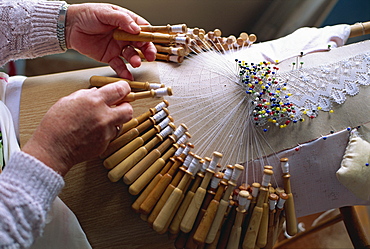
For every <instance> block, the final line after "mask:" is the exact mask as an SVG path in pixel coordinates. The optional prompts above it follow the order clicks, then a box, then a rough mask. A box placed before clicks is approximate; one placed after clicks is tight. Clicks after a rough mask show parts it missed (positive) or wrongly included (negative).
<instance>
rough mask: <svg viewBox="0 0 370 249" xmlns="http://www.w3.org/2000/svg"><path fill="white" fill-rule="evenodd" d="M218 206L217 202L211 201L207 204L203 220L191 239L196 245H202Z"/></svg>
mask: <svg viewBox="0 0 370 249" xmlns="http://www.w3.org/2000/svg"><path fill="white" fill-rule="evenodd" d="M218 204H219V202H218V201H216V200H212V201H211V202H210V203H209V205H208V207H207V211H206V213H205V214H204V215H203V218H202V220H201V222H200V224H199V226H198V228H197V230H196V232H195V234H194V237H193V238H194V240H195V241H196V243H197V244H203V243H204V242H205V240H206V238H207V235H208V231H209V229H210V227H211V226H212V223H213V219H214V217H215V216H216V213H217V208H218Z"/></svg>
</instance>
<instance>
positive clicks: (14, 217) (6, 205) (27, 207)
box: [0, 152, 64, 248]
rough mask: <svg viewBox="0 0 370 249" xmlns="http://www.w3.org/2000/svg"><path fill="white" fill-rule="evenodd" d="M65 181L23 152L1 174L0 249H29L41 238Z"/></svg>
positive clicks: (15, 154)
mask: <svg viewBox="0 0 370 249" xmlns="http://www.w3.org/2000/svg"><path fill="white" fill-rule="evenodd" d="M63 186H64V181H63V178H62V177H61V176H60V175H58V174H57V173H56V172H55V171H53V170H52V169H50V168H49V167H47V166H45V165H44V164H43V163H41V162H40V161H37V160H36V159H34V158H33V157H31V156H29V155H27V154H26V153H23V152H16V153H14V154H13V155H12V157H11V159H10V161H9V163H8V164H7V165H6V167H5V169H4V171H3V172H2V173H1V174H0V248H13V247H16V248H18V247H21V248H23V247H29V246H30V245H31V244H32V243H33V241H34V239H35V238H36V237H38V236H40V235H41V233H42V230H43V228H44V225H45V218H46V214H47V212H48V210H49V208H50V206H51V203H52V202H53V201H54V199H55V197H56V196H57V195H58V193H59V192H60V190H61V189H62V187H63Z"/></svg>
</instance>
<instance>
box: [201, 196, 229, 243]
mask: <svg viewBox="0 0 370 249" xmlns="http://www.w3.org/2000/svg"><path fill="white" fill-rule="evenodd" d="M228 206H229V202H228V201H225V200H223V199H222V200H221V201H220V203H219V204H218V208H217V212H216V215H215V217H214V219H213V223H212V226H211V228H210V229H209V231H208V235H207V238H206V240H205V242H206V243H207V244H211V243H212V242H213V241H214V240H215V238H216V235H217V233H218V230H219V229H220V227H221V223H222V221H223V219H224V216H225V213H226V210H227V207H228Z"/></svg>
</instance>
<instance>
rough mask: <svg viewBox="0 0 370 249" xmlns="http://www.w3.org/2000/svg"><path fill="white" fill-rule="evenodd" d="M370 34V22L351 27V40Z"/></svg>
mask: <svg viewBox="0 0 370 249" xmlns="http://www.w3.org/2000/svg"><path fill="white" fill-rule="evenodd" d="M367 34H370V21H369V22H363V23H355V24H353V25H351V32H350V35H349V38H351V37H356V36H361V35H367Z"/></svg>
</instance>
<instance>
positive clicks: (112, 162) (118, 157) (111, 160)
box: [103, 137, 145, 169]
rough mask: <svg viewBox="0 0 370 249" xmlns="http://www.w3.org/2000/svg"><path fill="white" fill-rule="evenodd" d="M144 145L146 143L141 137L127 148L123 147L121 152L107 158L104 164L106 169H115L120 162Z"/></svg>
mask: <svg viewBox="0 0 370 249" xmlns="http://www.w3.org/2000/svg"><path fill="white" fill-rule="evenodd" d="M144 143H145V141H144V139H142V138H141V137H137V138H135V139H134V140H132V141H131V142H130V143H128V144H127V145H126V146H124V147H122V148H121V149H120V150H118V151H117V152H115V153H114V154H112V155H111V156H109V157H107V158H106V159H105V160H104V162H103V165H104V167H105V168H106V169H113V168H114V167H116V166H117V165H118V164H119V163H120V162H122V161H123V160H125V159H126V158H127V157H128V156H130V155H131V154H132V153H133V152H134V151H135V150H136V149H138V148H140V146H142V145H143V144H144Z"/></svg>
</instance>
